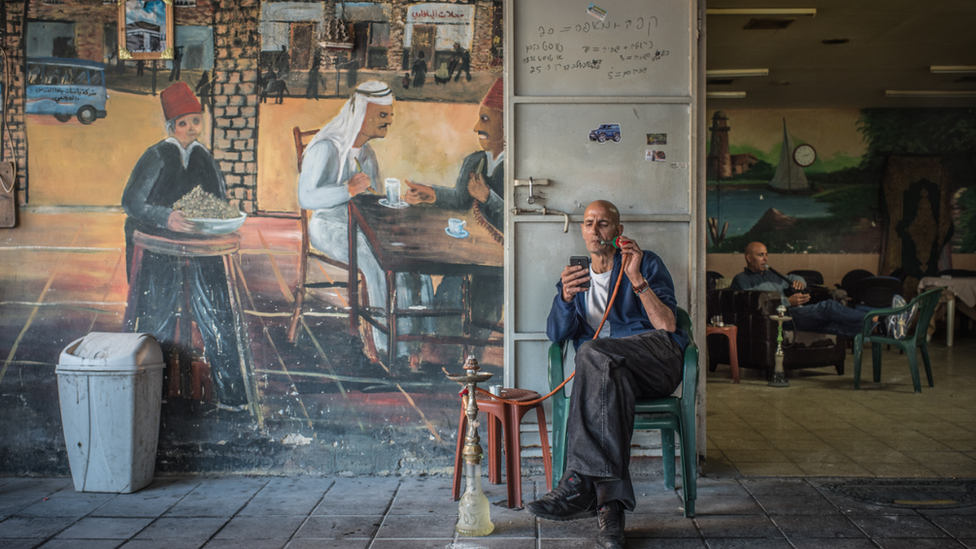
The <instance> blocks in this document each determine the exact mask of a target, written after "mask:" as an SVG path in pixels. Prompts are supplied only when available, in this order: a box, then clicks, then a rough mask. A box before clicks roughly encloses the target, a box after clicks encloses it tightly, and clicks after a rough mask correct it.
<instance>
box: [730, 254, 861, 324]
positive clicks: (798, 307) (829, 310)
mask: <svg viewBox="0 0 976 549" xmlns="http://www.w3.org/2000/svg"><path fill="white" fill-rule="evenodd" d="M768 261H769V254H768V253H767V252H766V246H765V245H764V244H763V243H762V242H751V243H750V244H749V245H748V246H746V268H745V270H744V271H742V272H741V273H739V274H737V275H735V278H733V279H732V285H731V286H730V288H731V289H733V290H764V291H774V292H780V293H783V292H784V291H785V290H786V289H787V288H793V289H795V290H803V289H805V288H806V282H805V281H804V280H803V278H802V277H799V276H796V275H786V277H785V278H788V280H786V279H784V277H782V276H780V275H778V274H775V273H773V272H772V271H771V270H770V269H769V266H768V265H767V264H766V263H767V262H768ZM782 299H783V301H784V303H783V304H784V305H787V306H788V307H789V313H787V314H788V315H789V316H791V317H793V321H792V322H793V326H794V329H796V330H797V331H801V332H816V333H820V334H834V335H839V336H844V337H850V338H853V337H854V336H856V335H857V334H859V333H861V326H862V325H863V322H864V311H859V310H857V309H851V308H850V307H845V306H843V305H841V304H840V303H838V302H836V301H834V300H827V301H821V302H820V303H816V304H812V305H808V304H807V302H809V301H810V295H809V294H805V293H794V294H793V295H791V296H789V297H788V298H786V297H783V298H782Z"/></svg>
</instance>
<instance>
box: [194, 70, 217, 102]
mask: <svg viewBox="0 0 976 549" xmlns="http://www.w3.org/2000/svg"><path fill="white" fill-rule="evenodd" d="M195 91H196V92H197V97H199V98H200V104H201V105H202V106H203V109H204V111H209V112H213V83H211V82H210V72H209V71H203V74H201V75H200V80H199V81H198V82H197V86H196V88H195Z"/></svg>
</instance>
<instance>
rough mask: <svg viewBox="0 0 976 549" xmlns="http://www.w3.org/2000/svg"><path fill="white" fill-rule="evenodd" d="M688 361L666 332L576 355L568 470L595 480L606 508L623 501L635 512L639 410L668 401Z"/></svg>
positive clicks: (609, 342) (595, 344) (588, 346)
mask: <svg viewBox="0 0 976 549" xmlns="http://www.w3.org/2000/svg"><path fill="white" fill-rule="evenodd" d="M682 358H683V357H682V350H681V347H680V346H679V345H678V344H677V343H675V342H674V341H673V340H672V339H671V337H670V336H669V335H668V333H667V332H665V331H664V330H652V331H649V332H644V333H642V334H637V335H633V336H628V337H623V338H601V339H596V340H593V341H587V342H586V343H584V344H582V345H580V347H579V349H578V350H577V351H576V377H575V378H574V380H573V393H572V395H571V398H570V409H569V417H568V419H567V422H568V428H567V444H568V446H569V455H568V459H567V464H566V469H567V474H569V471H575V472H577V473H579V474H582V475H587V476H590V477H593V480H594V481H595V482H596V493H597V502H598V503H599V504H600V505H603V504H604V503H607V502H610V501H614V500H618V501H620V502H622V503H623V504H624V507H625V508H626V509H627V510H628V511H633V510H634V506H635V504H636V499H635V496H634V486H633V484H632V483H631V480H630V471H629V468H630V439H631V436H632V435H633V434H634V407H635V405H636V401H637V400H638V399H646V398H662V397H666V396H669V395H670V394H671V393H673V392H674V390H675V389H677V388H678V385H679V384H680V383H681V374H682Z"/></svg>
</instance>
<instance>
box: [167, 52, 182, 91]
mask: <svg viewBox="0 0 976 549" xmlns="http://www.w3.org/2000/svg"><path fill="white" fill-rule="evenodd" d="M182 68H183V46H176V47H175V48H173V68H172V69H170V71H169V81H170V82H172V81H173V80H174V79H175V80H179V79H180V70H182Z"/></svg>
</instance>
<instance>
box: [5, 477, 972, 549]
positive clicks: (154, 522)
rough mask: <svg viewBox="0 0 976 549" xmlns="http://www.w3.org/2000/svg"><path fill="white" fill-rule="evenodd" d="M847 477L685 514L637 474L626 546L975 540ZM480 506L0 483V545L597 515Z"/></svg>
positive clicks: (298, 543)
mask: <svg viewBox="0 0 976 549" xmlns="http://www.w3.org/2000/svg"><path fill="white" fill-rule="evenodd" d="M844 480H851V479H850V478H848V479H840V478H833V479H831V478H824V477H804V478H796V477H790V478H786V477H766V478H742V477H724V478H722V477H716V478H701V479H699V482H698V492H699V495H698V502H697V509H696V511H697V513H696V516H695V517H694V518H693V519H687V518H684V516H683V512H682V509H681V498H680V496H679V495H678V493H675V492H672V491H669V490H665V489H664V487H663V482H661V479H660V477H657V478H643V479H638V480H637V482H636V487H637V494H638V508H637V512H635V513H629V514H628V515H627V533H628V537H629V541H628V547H629V548H630V549H641V548H651V547H653V548H655V549H665V548H682V549H684V548H705V547H707V548H726V549H731V548H740V547H741V548H746V547H748V548H757V549H772V548H794V549H803V548H837V549H861V548H865V549H866V548H878V547H880V548H884V549H900V548H905V549H908V548H913V549H914V548H936V547H938V548H964V547H976V506H972V505H969V506H957V507H955V508H941V509H932V508H928V509H918V508H911V507H905V506H902V507H895V506H883V505H876V504H870V503H864V502H862V501H858V500H856V499H853V498H852V497H849V496H848V495H844V494H841V493H838V492H837V491H835V490H831V489H829V488H828V487H826V485H829V484H831V483H837V482H843V481H844ZM872 480H873V479H867V482H871V481H872ZM918 482H920V483H922V484H924V483H926V482H932V481H931V480H922V481H918ZM941 482H943V483H944V484H943V486H945V487H947V488H945V489H946V490H948V492H949V493H952V492H953V491H955V492H956V493H958V494H960V495H961V496H962V497H960V499H966V500H967V501H969V500H970V499H971V497H972V494H971V492H972V488H971V486H972V483H971V482H964V481H941ZM486 486H487V488H486V492H487V494H488V497H489V500H491V501H492V502H496V503H497V502H501V501H503V500H504V495H505V488H504V485H500V486H491V485H486ZM533 490H535V492H536V493H537V494H538V493H539V492H540V491H544V490H545V482H544V481H542V480H541V479H540V478H538V477H536V478H534V479H527V480H526V482H525V484H524V491H525V493H526V497H530V496H531V494H532V493H533ZM679 493H680V492H679ZM934 501H936V500H931V501H928V502H923V501H919V502H915V503H918V504H919V505H921V506H925V505H930V506H931V505H932V504H933V502H934ZM491 512H492V521H493V522H494V524H495V531H494V532H493V533H492V534H491V535H490V536H487V537H484V538H458V537H457V536H456V535H455V534H454V522H455V520H456V517H457V504H456V503H455V502H453V501H451V498H450V479H449V478H446V477H429V478H416V477H413V478H402V479H400V478H383V477H356V478H320V477H254V476H237V477H221V478H201V477H180V478H166V477H164V478H157V479H156V481H155V482H154V483H153V484H152V485H150V486H149V487H147V488H145V489H143V490H141V491H139V492H137V493H135V494H98V493H77V492H75V490H74V487H73V484H72V482H71V480H70V479H64V478H58V479H50V478H43V479H38V478H0V547H4V548H6V549H27V548H35V547H43V548H45V549H53V548H58V549H60V548H72V549H75V548H81V549H88V548H92V549H103V548H104V549H109V548H116V547H124V548H126V549H157V548H158V549H196V548H200V547H205V548H207V549H213V548H231V547H233V548H235V549H281V548H288V549H305V548H316V549H319V548H328V547H335V548H343V549H346V548H348V549H415V548H459V549H460V548H470V549H474V548H505V549H540V548H561V549H563V548H566V549H576V548H590V547H594V542H593V534H594V532H595V529H596V520H595V519H588V520H583V521H577V522H569V523H560V522H551V521H546V520H537V519H536V518H535V517H533V516H531V515H530V514H529V513H528V512H527V511H524V510H509V509H506V508H505V507H504V506H501V505H497V504H496V505H492V507H491Z"/></svg>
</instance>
